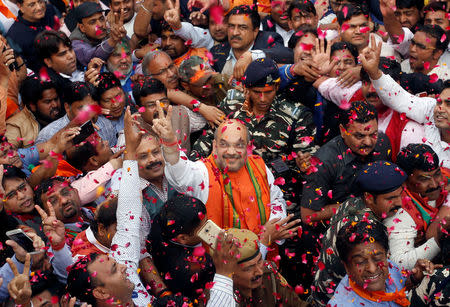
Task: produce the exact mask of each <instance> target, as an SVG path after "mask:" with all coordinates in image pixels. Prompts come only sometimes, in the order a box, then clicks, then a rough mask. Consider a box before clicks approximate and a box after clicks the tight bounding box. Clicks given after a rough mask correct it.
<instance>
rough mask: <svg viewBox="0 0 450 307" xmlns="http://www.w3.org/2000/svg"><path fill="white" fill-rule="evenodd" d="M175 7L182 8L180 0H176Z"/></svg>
mask: <svg viewBox="0 0 450 307" xmlns="http://www.w3.org/2000/svg"><path fill="white" fill-rule="evenodd" d="M175 9H177V10H178V11H179V10H180V0H175Z"/></svg>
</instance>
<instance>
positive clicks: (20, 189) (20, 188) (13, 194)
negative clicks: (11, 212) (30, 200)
mask: <svg viewBox="0 0 450 307" xmlns="http://www.w3.org/2000/svg"><path fill="white" fill-rule="evenodd" d="M26 189H27V185H26V183H25V182H22V183H21V184H20V185H19V186H18V187H17V189H15V190H12V191H11V192H9V193H8V194H6V196H5V198H6V199H7V200H9V199H13V198H15V197H16V196H17V193H18V192H24V191H26Z"/></svg>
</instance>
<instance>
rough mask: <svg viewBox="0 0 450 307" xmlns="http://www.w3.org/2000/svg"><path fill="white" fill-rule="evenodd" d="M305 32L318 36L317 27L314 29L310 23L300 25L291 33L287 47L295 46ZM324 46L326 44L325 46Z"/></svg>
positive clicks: (292, 47)
mask: <svg viewBox="0 0 450 307" xmlns="http://www.w3.org/2000/svg"><path fill="white" fill-rule="evenodd" d="M306 34H312V35H314V36H315V37H319V35H318V34H317V29H314V28H313V27H311V26H310V25H301V26H300V27H299V28H298V31H297V32H296V33H294V34H292V35H291V38H290V39H289V42H288V47H289V48H290V49H295V47H297V43H298V42H299V41H300V39H301V38H302V37H303V36H305V35H306ZM324 42H325V43H326V42H327V41H326V40H324ZM325 47H326V46H325Z"/></svg>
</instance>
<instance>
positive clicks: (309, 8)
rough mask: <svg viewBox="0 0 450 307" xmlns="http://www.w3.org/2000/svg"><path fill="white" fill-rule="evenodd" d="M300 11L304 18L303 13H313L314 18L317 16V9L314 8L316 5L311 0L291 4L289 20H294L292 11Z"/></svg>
mask: <svg viewBox="0 0 450 307" xmlns="http://www.w3.org/2000/svg"><path fill="white" fill-rule="evenodd" d="M293 10H298V12H299V13H300V15H302V16H303V13H311V14H313V15H314V16H317V12H316V8H315V7H314V4H313V3H312V2H311V1H309V0H297V1H294V2H291V4H290V5H289V8H288V16H289V19H292V11H293Z"/></svg>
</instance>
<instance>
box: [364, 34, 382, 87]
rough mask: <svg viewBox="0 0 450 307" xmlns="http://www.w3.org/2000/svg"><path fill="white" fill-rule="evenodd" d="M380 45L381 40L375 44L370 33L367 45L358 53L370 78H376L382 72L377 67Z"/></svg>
mask: <svg viewBox="0 0 450 307" xmlns="http://www.w3.org/2000/svg"><path fill="white" fill-rule="evenodd" d="M381 46H382V42H380V43H379V44H378V45H377V43H376V41H375V37H374V36H373V35H371V36H370V44H369V46H367V47H366V48H364V49H363V51H362V52H361V54H360V55H359V58H360V60H361V63H362V66H363V68H364V69H365V70H366V71H367V73H368V74H369V77H370V78H371V79H372V80H378V79H379V78H380V77H381V76H382V72H381V70H380V69H379V68H378V66H379V64H380V54H381Z"/></svg>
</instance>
